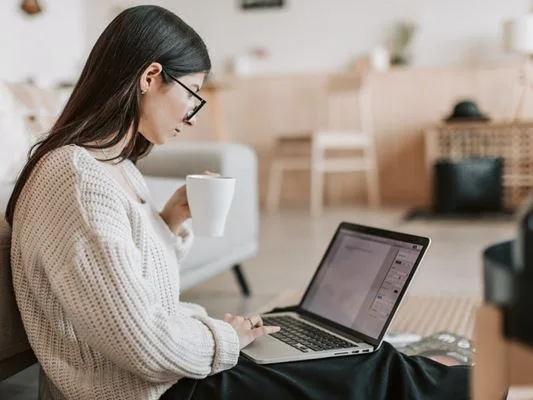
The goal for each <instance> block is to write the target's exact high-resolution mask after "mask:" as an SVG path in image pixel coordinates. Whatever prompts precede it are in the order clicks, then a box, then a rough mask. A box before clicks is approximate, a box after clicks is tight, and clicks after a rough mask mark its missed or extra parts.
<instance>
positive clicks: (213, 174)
mask: <svg viewBox="0 0 533 400" xmlns="http://www.w3.org/2000/svg"><path fill="white" fill-rule="evenodd" d="M202 174H203V175H210V176H220V174H217V173H216V172H211V171H207V170H206V171H204V172H202Z"/></svg>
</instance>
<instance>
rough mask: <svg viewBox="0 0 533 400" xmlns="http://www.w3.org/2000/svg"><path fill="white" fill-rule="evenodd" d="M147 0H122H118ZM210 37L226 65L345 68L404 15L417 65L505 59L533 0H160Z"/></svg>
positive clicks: (101, 18) (94, 29)
mask: <svg viewBox="0 0 533 400" xmlns="http://www.w3.org/2000/svg"><path fill="white" fill-rule="evenodd" d="M87 1H88V2H89V5H88V7H89V8H88V13H87V18H90V20H91V23H90V24H89V25H88V31H87V39H88V43H89V44H90V45H92V43H93V42H94V40H95V39H96V37H97V36H98V34H99V33H100V31H101V30H102V29H103V27H104V26H105V24H106V23H107V22H108V21H109V20H110V18H111V16H112V12H111V11H110V8H111V7H112V6H111V5H109V4H110V2H109V1H108V0H87ZM117 3H118V4H123V5H128V4H130V5H131V4H142V3H146V2H143V1H137V0H130V1H127V0H126V1H124V0H122V1H121V0H117V1H116V2H115V3H113V4H117ZM152 3H155V4H159V5H162V6H165V7H168V8H169V9H171V10H173V11H175V12H176V13H177V14H178V15H180V16H181V17H182V18H183V19H184V20H185V21H186V22H188V23H189V24H190V25H191V26H193V27H194V28H195V29H196V30H197V31H198V32H199V33H200V34H201V35H202V36H203V37H204V39H205V40H206V42H207V44H208V46H209V48H210V51H211V55H212V58H213V61H214V64H215V69H220V68H221V67H222V66H223V62H225V61H226V60H227V59H229V58H230V57H232V56H234V55H235V54H238V53H242V52H244V51H246V50H247V49H249V48H250V47H256V46H265V47H266V48H268V50H269V51H270V54H271V56H270V59H269V60H268V61H267V62H263V63H261V64H260V65H258V66H257V70H258V71H271V72H278V71H279V72H285V71H289V70H292V71H301V70H331V69H338V68H343V67H344V66H346V64H347V63H349V62H350V61H351V60H352V59H353V58H354V57H355V56H357V55H359V54H362V53H366V52H368V51H369V50H370V49H371V48H373V47H374V46H377V45H380V44H383V43H385V42H386V41H387V38H388V33H389V31H390V29H391V26H392V25H393V24H394V23H395V22H396V21H397V20H398V19H402V18H410V19H414V20H415V21H417V23H418V25H419V30H418V33H417V37H416V40H415V42H414V47H413V50H414V62H413V65H418V66H433V65H450V64H458V63H469V64H473V63H495V62H501V61H502V60H505V61H507V60H508V58H509V55H506V54H504V53H503V51H502V46H501V39H500V32H501V22H502V19H503V18H507V17H510V16H516V15H521V14H523V13H525V12H527V11H528V10H529V8H530V5H531V1H530V0H507V1H504V0H446V1H443V0H286V3H287V6H286V7H285V9H282V10H276V11H274V10H268V11H242V10H240V9H239V8H238V3H239V0H158V1H155V2H152Z"/></svg>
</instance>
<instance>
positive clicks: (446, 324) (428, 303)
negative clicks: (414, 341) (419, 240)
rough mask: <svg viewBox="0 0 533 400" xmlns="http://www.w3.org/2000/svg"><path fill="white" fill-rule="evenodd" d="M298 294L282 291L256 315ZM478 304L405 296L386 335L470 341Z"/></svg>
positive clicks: (462, 298) (292, 301)
mask: <svg viewBox="0 0 533 400" xmlns="http://www.w3.org/2000/svg"><path fill="white" fill-rule="evenodd" d="M302 294H303V293H302V292H301V291H298V290H287V291H284V292H282V293H280V294H279V295H278V296H277V297H276V298H275V299H273V300H272V301H270V302H269V303H268V304H265V305H264V306H263V307H261V308H260V309H258V310H256V313H264V312H267V311H269V310H271V309H273V308H274V307H285V306H290V305H295V304H298V303H299V301H300V299H301V297H302ZM480 304H481V299H479V298H476V297H469V296H448V295H445V296H430V295H427V296H424V295H408V296H406V297H405V298H404V300H403V302H402V304H401V306H400V309H399V310H398V314H397V315H396V318H395V319H394V321H393V323H392V326H391V328H390V331H391V332H411V333H415V334H418V335H421V336H428V335H431V334H433V333H435V332H439V331H445V330H446V331H450V332H453V333H455V334H457V335H461V336H465V337H468V338H472V335H473V331H474V320H475V312H476V309H477V307H478V306H479V305H480Z"/></svg>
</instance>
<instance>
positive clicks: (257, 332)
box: [252, 326, 281, 338]
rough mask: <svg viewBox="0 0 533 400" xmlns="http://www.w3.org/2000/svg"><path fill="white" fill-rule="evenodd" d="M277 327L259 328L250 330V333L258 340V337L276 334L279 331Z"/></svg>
mask: <svg viewBox="0 0 533 400" xmlns="http://www.w3.org/2000/svg"><path fill="white" fill-rule="evenodd" d="M280 329H281V328H280V327H279V326H260V327H258V328H254V329H252V333H253V334H254V337H255V338H258V337H260V336H265V335H270V334H272V333H276V332H279V331H280Z"/></svg>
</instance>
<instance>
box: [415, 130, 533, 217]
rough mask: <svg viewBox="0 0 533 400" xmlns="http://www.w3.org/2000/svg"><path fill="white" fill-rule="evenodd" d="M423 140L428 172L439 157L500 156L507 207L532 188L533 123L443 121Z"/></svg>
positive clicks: (515, 203)
mask: <svg viewBox="0 0 533 400" xmlns="http://www.w3.org/2000/svg"><path fill="white" fill-rule="evenodd" d="M425 143H426V170H427V171H428V173H429V174H431V171H432V169H433V163H434V162H435V161H436V160H437V159H441V158H444V159H451V160H459V159H464V158H472V157H501V158H502V159H503V181H502V183H503V189H504V206H505V207H506V208H510V209H511V208H515V207H516V206H518V205H519V204H520V203H521V202H522V201H523V200H524V198H525V197H526V196H527V195H529V193H530V192H531V191H532V190H533V122H517V123H454V124H442V125H438V126H435V127H433V128H430V129H427V130H426V131H425ZM430 182H431V179H430Z"/></svg>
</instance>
